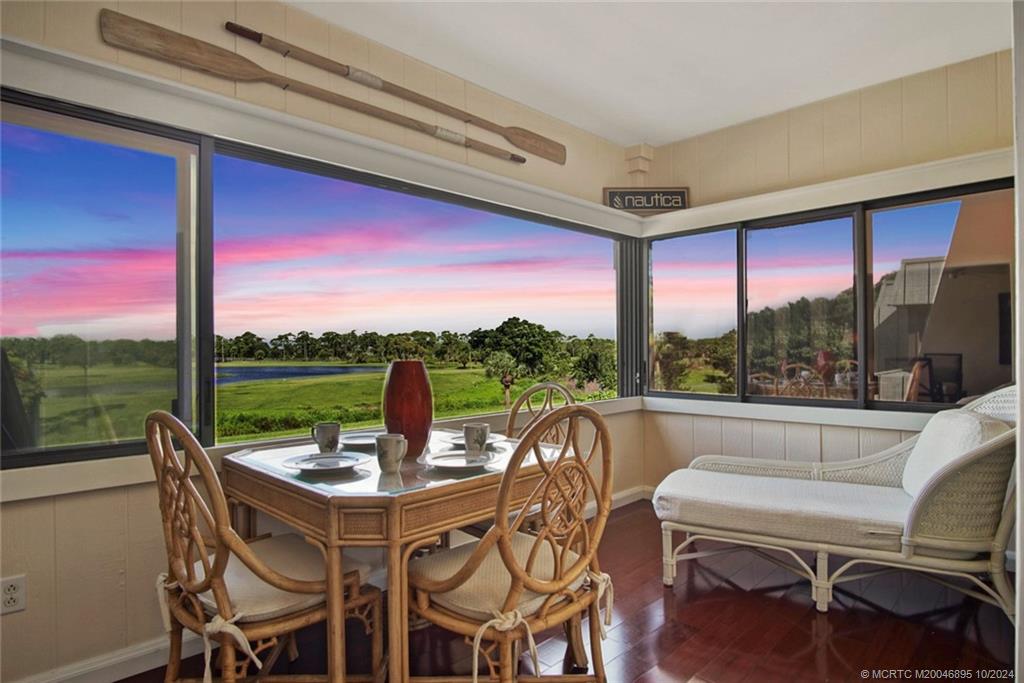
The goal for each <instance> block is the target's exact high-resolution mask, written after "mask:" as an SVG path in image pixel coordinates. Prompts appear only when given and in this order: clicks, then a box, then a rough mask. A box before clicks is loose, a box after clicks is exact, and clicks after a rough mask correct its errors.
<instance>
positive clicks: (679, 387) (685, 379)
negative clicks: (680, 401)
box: [655, 365, 725, 394]
mask: <svg viewBox="0 0 1024 683" xmlns="http://www.w3.org/2000/svg"><path fill="white" fill-rule="evenodd" d="M724 376H725V373H723V372H721V371H719V370H715V369H714V368H713V367H711V366H710V365H708V366H698V367H696V368H691V369H690V370H687V371H686V372H684V373H683V374H682V375H680V376H679V378H678V379H677V380H676V385H675V386H673V387H661V386H659V387H655V388H656V389H661V390H664V391H688V392H693V393H700V394H717V393H720V392H721V387H720V385H719V384H718V383H716V382H712V381H710V380H709V379H708V378H709V377H724Z"/></svg>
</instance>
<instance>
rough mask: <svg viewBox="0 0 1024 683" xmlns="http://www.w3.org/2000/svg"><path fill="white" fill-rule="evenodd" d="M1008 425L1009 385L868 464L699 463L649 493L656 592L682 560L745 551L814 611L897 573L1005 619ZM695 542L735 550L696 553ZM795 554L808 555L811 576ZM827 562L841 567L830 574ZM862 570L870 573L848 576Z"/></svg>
mask: <svg viewBox="0 0 1024 683" xmlns="http://www.w3.org/2000/svg"><path fill="white" fill-rule="evenodd" d="M1016 421H1017V389H1016V387H1013V386H1011V387H1007V388H1005V389H999V390H997V391H994V392H992V393H990V394H987V395H985V396H982V397H981V398H978V399H976V400H974V401H972V402H970V403H968V404H967V405H965V406H964V407H963V408H962V409H956V410H947V411H942V412H940V413H937V414H935V415H934V416H933V417H932V418H931V420H929V422H928V424H927V425H926V426H925V428H924V430H923V431H922V432H921V433H920V434H918V435H917V436H914V437H912V438H910V439H907V440H906V441H904V442H902V443H900V444H897V445H896V446H893V447H891V448H889V449H886V450H884V451H882V452H880V453H877V454H875V455H872V456H869V457H866V458H859V459H855V460H846V461H838V462H821V463H799V462H788V461H779V460H766V459H759V458H733V457H727V456H720V455H712V456H701V457H699V458H697V459H696V460H694V461H693V462H692V463H691V464H690V467H689V468H687V469H683V470H677V471H676V472H673V473H672V474H670V475H669V476H668V477H666V478H665V480H664V481H663V482H662V483H661V484H660V485H659V486H658V489H657V490H656V491H655V493H654V508H655V511H656V512H657V514H658V517H659V519H661V521H662V524H661V527H662V550H663V564H664V579H663V580H664V583H665V584H666V585H672V583H673V580H674V578H675V575H676V564H677V562H678V561H679V560H690V559H697V558H700V557H707V556H709V555H712V554H716V553H720V552H729V551H731V550H734V549H735V548H736V547H737V546H742V547H747V548H751V549H753V550H754V551H755V552H758V553H761V554H765V553H764V551H765V550H771V551H776V552H781V553H784V554H787V555H789V558H787V560H786V561H783V560H782V559H780V558H778V557H777V556H775V555H767V557H769V559H771V560H772V561H774V562H776V563H778V564H780V565H781V566H783V567H784V568H786V569H789V570H790V571H792V572H794V573H796V574H797V575H799V576H801V577H805V578H808V579H810V581H811V594H812V596H813V597H814V599H815V602H816V605H817V608H818V610H819V611H822V612H824V611H827V609H828V605H829V602H830V601H831V599H832V588H833V586H834V585H836V584H838V583H842V582H846V581H855V580H857V579H861V578H864V577H865V576H869V575H872V574H874V573H878V572H880V571H892V569H893V568H896V569H911V570H916V571H921V572H926V573H928V574H929V575H930V576H931V577H932V578H933V579H935V580H938V581H940V582H941V583H944V584H945V585H947V586H949V587H950V588H954V589H956V590H959V591H962V592H964V593H967V594H968V595H971V596H973V597H976V598H978V599H979V600H982V601H985V602H988V603H991V604H994V605H996V606H998V607H999V608H1001V609H1002V610H1003V611H1004V612H1005V613H1006V615H1007V616H1008V617H1009V618H1010V619H1011V620H1013V619H1014V591H1013V587H1012V586H1011V584H1010V582H1009V580H1008V579H1007V576H1006V546H1007V542H1008V541H1009V538H1010V534H1011V532H1012V530H1013V527H1014V517H1015V515H1014V506H1015V500H1016V491H1015V488H1014V477H1013V467H1014V461H1015V443H1016V435H1017V430H1016ZM673 531H679V532H684V533H685V535H686V537H685V539H684V541H683V542H682V543H681V544H679V545H675V544H674V539H673V536H672V533H673ZM701 539H708V540H715V541H725V542H727V543H729V544H730V546H731V547H729V548H725V549H715V550H704V551H697V550H694V548H692V547H691V546H692V544H693V543H694V542H696V541H698V540H701ZM798 551H811V552H814V553H815V555H816V567H815V568H814V569H812V568H811V566H810V565H808V564H807V562H806V561H805V560H804V559H803V558H802V557H801V556H800V554H799V553H798ZM830 554H834V555H839V556H842V557H846V558H848V560H847V561H846V562H844V563H843V564H841V565H840V566H839V567H838V568H837V569H835V570H833V571H830V570H829V563H828V559H829V555H830ZM789 560H791V561H789ZM862 565H869V566H874V567H876V569H874V570H872V571H869V572H864V573H851V572H850V570H851V569H852V568H854V567H857V566H862ZM878 567H881V569H877V568H878ZM948 577H956V578H958V579H960V580H961V582H960V583H953V582H950V581H948V580H947V579H948ZM964 582H966V585H965V583H964ZM968 586H970V587H968Z"/></svg>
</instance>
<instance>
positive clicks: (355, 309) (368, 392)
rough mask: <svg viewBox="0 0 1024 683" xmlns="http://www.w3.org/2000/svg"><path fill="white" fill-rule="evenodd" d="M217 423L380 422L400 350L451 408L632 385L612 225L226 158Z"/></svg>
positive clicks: (255, 429) (218, 245)
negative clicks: (550, 390)
mask: <svg viewBox="0 0 1024 683" xmlns="http://www.w3.org/2000/svg"><path fill="white" fill-rule="evenodd" d="M214 239H215V246H214V254H215V263H214V280H215V287H214V310H215V330H216V334H217V336H216V344H215V352H216V360H217V378H216V382H217V389H216V393H217V396H216V399H217V401H216V405H217V414H216V422H217V438H218V440H220V441H222V442H227V441H238V440H246V439H253V438H257V437H266V436H280V435H289V434H305V433H308V430H309V425H311V424H313V423H315V422H317V421H319V420H339V421H341V422H342V424H343V426H344V427H345V428H350V427H360V426H368V425H377V424H380V423H381V422H382V417H381V412H380V397H381V389H382V386H383V381H384V372H385V369H386V366H387V363H388V362H390V361H392V360H395V359H400V358H419V359H423V360H425V361H426V363H427V365H428V368H429V372H430V379H431V382H432V385H433V393H434V413H435V417H453V416H461V415H471V414H479V413H485V412H497V411H501V410H503V409H505V408H506V407H507V405H508V401H509V400H510V398H511V399H514V398H515V396H516V395H517V394H518V393H519V392H521V391H522V390H524V389H525V388H527V387H528V386H529V385H530V384H531V383H533V382H535V381H540V380H544V379H551V380H555V381H558V382H562V383H564V384H566V385H567V386H569V387H570V388H571V390H572V391H573V393H574V394H575V395H576V396H577V398H578V399H580V400H593V399H598V398H610V397H613V396H615V395H616V387H617V373H616V350H615V339H614V335H615V321H616V297H615V269H614V264H613V262H612V254H613V249H612V241H611V240H609V239H607V238H603V237H598V236H595V235H590V234H584V233H580V232H575V231H571V230H566V229H560V228H557V227H553V226H550V225H543V224H539V223H535V222H531V221H529V220H524V219H521V218H516V217H511V216H507V215H501V214H496V213H491V212H488V211H482V210H479V209H476V208H471V207H468V206H463V205H459V204H453V203H450V202H446V201H438V200H436V199H433V198H427V197H423V196H417V195H413V194H405V193H401V192H396V191H394V190H391V189H386V188H382V187H374V186H370V185H366V184H361V183H358V182H352V181H349V180H343V179H339V178H337V177H329V176H326V175H320V174H316V173H310V172H305V171H300V170H294V169H292V168H285V167H282V166H277V165H270V164H267V163H262V162H258V161H253V160H248V159H243V158H238V157H235V156H228V155H224V154H220V155H217V156H216V158H215V161H214Z"/></svg>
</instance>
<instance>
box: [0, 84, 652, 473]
mask: <svg viewBox="0 0 1024 683" xmlns="http://www.w3.org/2000/svg"><path fill="white" fill-rule="evenodd" d="M0 102H2V103H5V104H6V103H10V104H17V105H21V106H24V107H27V108H31V109H38V110H40V111H44V112H50V113H55V114H62V115H65V116H69V117H72V118H77V119H82V120H85V121H91V122H95V123H101V124H105V125H108V126H113V127H117V128H123V129H126V130H132V131H137V132H141V133H147V134H150V135H155V136H159V137H164V138H168V139H172V140H177V141H183V142H188V143H192V144H195V145H196V146H197V147H198V149H199V159H198V164H197V179H196V216H195V220H196V252H195V263H194V265H193V267H194V269H195V278H196V282H195V294H194V304H193V305H194V307H195V309H194V312H195V347H194V348H195V354H196V361H195V386H196V394H197V396H196V398H195V405H194V407H193V414H194V416H195V429H194V433H195V435H196V437H197V438H198V440H199V442H200V443H201V444H202V445H203V446H205V447H212V446H214V445H216V443H215V442H216V433H215V430H216V422H215V420H216V381H215V377H216V375H215V373H216V368H215V363H214V340H215V337H214V335H215V330H214V306H215V302H214V298H213V269H214V235H213V229H214V226H213V201H214V188H213V161H214V157H215V155H218V154H220V155H226V156H231V157H235V158H240V159H246V160H250V161H255V162H259V163H265V164H270V165H274V166H279V167H283V168H288V169H292V170H296V171H301V172H305V173H312V174H316V175H320V176H324V177H328V178H334V179H338V180H344V181H349V182H356V183H360V184H363V185H370V186H373V187H379V188H383V189H387V190H391V191H396V192H401V193H403V194H410V195H414V196H418V197H424V198H428V199H434V200H437V201H443V202H446V203H449V204H454V205H457V206H463V207H467V208H472V209H477V210H481V211H486V212H489V213H494V214H499V215H503V216H509V217H512V218H518V219H522V220H527V221H530V222H533V223H537V224H541V225H547V226H550V227H554V228H559V229H564V230H571V231H573V232H579V233H583V234H587V235H593V236H596V237H602V238H605V239H607V240H608V241H609V248H610V249H611V252H612V253H611V264H612V266H613V268H614V270H615V278H616V299H615V304H614V305H615V311H616V347H617V349H618V373H619V397H625V396H638V395H640V393H641V390H642V388H641V386H640V384H639V383H637V384H635V385H634V384H633V383H632V382H629V381H627V380H626V378H625V377H624V372H623V368H624V367H626V363H633V362H634V356H635V355H636V354H637V351H639V350H640V349H642V348H643V345H642V344H640V343H639V341H638V340H639V336H638V334H632V333H633V332H634V331H639V332H642V325H639V324H637V325H629V324H626V323H625V321H628V320H630V318H629V317H628V316H629V315H630V314H631V313H632V312H633V311H635V297H634V298H632V299H631V298H630V297H628V296H623V294H622V290H623V281H624V279H626V278H630V279H633V278H635V273H636V263H637V261H638V258H639V256H640V255H641V254H642V251H643V250H642V248H641V243H642V241H641V240H640V238H637V237H631V236H629V235H624V234H621V233H617V232H612V231H609V230H604V229H601V228H597V227H594V226H590V225H586V224H584V223H577V222H574V221H570V220H566V219H562V218H556V217H553V216H549V215H545V214H541V213H536V212H533V211H528V210H526V209H519V208H515V207H511V206H506V205H502V204H498V203H495V202H490V201H487V200H483V199H477V198H474V197H469V196H465V195H460V194H457V193H454V192H448V191H445V190H441V189H437V188H433V187H428V186H424V185H418V184H416V183H411V182H408V181H402V180H399V179H395V178H390V177H387V176H382V175H378V174H374V173H370V172H366V171H359V170H356V169H352V168H349V167H346V166H342V165H340V164H335V163H331V162H326V161H320V160H316V159H310V158H307V157H302V156H299V155H295V154H289V153H287V152H281V151H277V150H271V149H267V148H263V147H259V146H256V145H249V144H245V143H241V142H237V141H234V140H228V139H223V138H218V137H215V136H210V135H205V134H202V133H199V132H195V131H189V130H185V129H182V128H176V127H173V126H168V125H165V124H159V123H153V122H151V121H147V120H145V119H140V118H134V117H130V116H125V115H122V114H117V113H113V112H108V111H104V110H100V109H95V108H92V107H85V106H81V105H77V104H73V103H69V102H65V101H63V100H58V99H54V98H49V97H42V96H38V95H34V94H31V93H27V92H24V91H21V90H17V89H14V88H9V87H6V86H4V87H0ZM635 291H640V288H639V287H637V288H635ZM181 306H182V302H181V301H180V300H179V301H178V315H179V316H180V315H181ZM634 315H635V314H634ZM624 333H627V334H625V335H624ZM638 374H639V372H638ZM145 453H146V442H145V440H144V439H141V438H140V439H132V440H130V441H122V442H118V443H111V444H83V445H73V446H60V447H55V448H43V449H39V450H33V451H31V452H26V453H16V454H7V453H5V454H3V457H0V470H6V469H18V468H23V467H36V466H41V465H58V464H65V463H70V462H79V461H86V460H99V459H106V458H116V457H124V456H130V455H142V454H145Z"/></svg>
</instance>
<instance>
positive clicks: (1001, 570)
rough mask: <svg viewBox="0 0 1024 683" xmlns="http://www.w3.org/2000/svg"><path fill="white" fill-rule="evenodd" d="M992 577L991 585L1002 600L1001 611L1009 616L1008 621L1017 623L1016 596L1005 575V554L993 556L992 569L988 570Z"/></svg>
mask: <svg viewBox="0 0 1024 683" xmlns="http://www.w3.org/2000/svg"><path fill="white" fill-rule="evenodd" d="M989 575H990V576H991V578H992V586H993V587H994V588H995V589H996V593H998V594H999V599H1000V600H1001V601H1002V603H1003V604H1002V605H1001V606H1002V608H1003V611H1004V612H1006V616H1008V617H1009V618H1010V621H1012V622H1014V623H1017V619H1016V609H1017V605H1016V603H1017V596H1016V594H1015V593H1014V590H1013V584H1011V583H1010V580H1009V579H1008V578H1007V577H1006V559H1005V556H1000V557H998V558H995V557H994V558H993V560H992V569H991V571H990V572H989Z"/></svg>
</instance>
